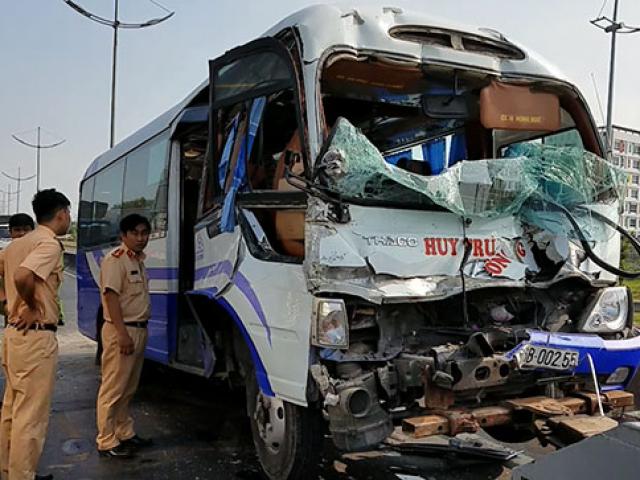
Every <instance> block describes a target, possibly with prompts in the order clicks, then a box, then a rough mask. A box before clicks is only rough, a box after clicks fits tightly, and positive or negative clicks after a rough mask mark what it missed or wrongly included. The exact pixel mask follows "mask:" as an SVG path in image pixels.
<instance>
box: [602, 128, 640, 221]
mask: <svg viewBox="0 0 640 480" xmlns="http://www.w3.org/2000/svg"><path fill="white" fill-rule="evenodd" d="M600 132H601V133H602V134H603V136H604V133H605V129H604V128H602V129H600ZM611 161H612V163H613V164H614V165H615V166H617V167H620V168H622V169H624V170H625V171H626V172H627V173H628V174H629V177H628V183H627V188H626V192H625V198H624V210H623V213H622V216H621V219H620V223H621V225H622V226H623V227H624V228H626V229H628V230H630V231H633V232H638V231H639V230H640V130H633V129H631V128H626V127H621V126H618V125H614V126H613V152H612V156H611Z"/></svg>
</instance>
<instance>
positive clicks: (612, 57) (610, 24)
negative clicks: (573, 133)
mask: <svg viewBox="0 0 640 480" xmlns="http://www.w3.org/2000/svg"><path fill="white" fill-rule="evenodd" d="M619 1H620V0H614V4H613V18H608V17H606V16H602V10H601V11H600V14H598V18H596V19H594V20H591V24H592V25H595V26H596V27H598V28H599V29H601V30H603V31H604V32H605V33H610V34H611V51H610V54H609V92H608V95H607V126H606V132H607V133H606V135H607V156H609V157H611V153H612V152H613V91H614V79H615V68H616V36H617V34H618V33H620V34H623V33H624V34H627V33H636V32H639V31H640V27H631V26H628V25H625V24H624V23H623V22H618V5H619ZM603 8H604V5H603Z"/></svg>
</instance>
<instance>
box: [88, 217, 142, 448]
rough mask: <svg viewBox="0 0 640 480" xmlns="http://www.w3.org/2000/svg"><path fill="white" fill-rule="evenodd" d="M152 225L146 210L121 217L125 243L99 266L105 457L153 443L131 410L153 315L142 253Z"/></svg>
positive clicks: (101, 430)
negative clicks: (142, 432) (135, 425)
mask: <svg viewBox="0 0 640 480" xmlns="http://www.w3.org/2000/svg"><path fill="white" fill-rule="evenodd" d="M150 230H151V225H150V224H149V221H148V220H147V219H146V218H145V217H143V216H142V215H138V214H131V215H127V216H126V217H124V218H123V219H122V221H121V222H120V237H121V239H122V244H121V245H120V246H119V247H118V248H116V249H115V250H113V251H112V252H111V253H110V254H109V255H107V256H106V257H105V258H104V260H103V261H102V264H101V266H100V289H101V296H102V308H103V311H104V318H105V323H104V326H103V327H102V345H103V351H102V383H101V385H100V391H99V392H98V402H97V414H98V415H97V423H98V436H97V439H96V443H97V446H98V452H99V453H100V455H101V456H103V457H111V458H131V457H132V456H133V453H134V452H135V450H136V449H137V448H140V447H145V446H148V445H151V440H150V439H144V438H141V437H139V436H138V435H136V433H135V430H134V428H133V419H132V418H131V414H130V412H129V403H130V402H131V399H132V398H133V395H134V394H135V392H136V390H137V388H138V383H139V381H140V373H141V371H142V362H143V360H144V349H145V345H146V343H147V322H148V321H149V317H150V316H151V300H150V297H149V285H148V281H147V274H146V271H145V266H144V259H145V254H144V253H143V251H144V249H145V247H146V246H147V243H148V241H149V232H150Z"/></svg>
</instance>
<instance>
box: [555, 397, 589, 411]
mask: <svg viewBox="0 0 640 480" xmlns="http://www.w3.org/2000/svg"><path fill="white" fill-rule="evenodd" d="M556 401H557V402H558V403H559V404H560V405H563V406H565V407H567V408H569V409H570V410H571V411H572V412H573V413H574V415H575V414H577V413H587V402H586V401H585V400H584V399H582V398H576V397H564V398H558V399H557V400H556Z"/></svg>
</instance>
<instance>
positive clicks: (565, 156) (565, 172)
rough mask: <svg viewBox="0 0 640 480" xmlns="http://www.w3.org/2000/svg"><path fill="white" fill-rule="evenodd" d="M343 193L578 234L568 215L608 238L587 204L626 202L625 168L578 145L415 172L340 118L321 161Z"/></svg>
mask: <svg viewBox="0 0 640 480" xmlns="http://www.w3.org/2000/svg"><path fill="white" fill-rule="evenodd" d="M318 169H319V171H320V173H321V178H322V179H323V181H324V182H325V183H326V185H327V186H329V187H330V188H332V189H333V190H335V191H336V192H338V193H339V194H340V195H342V196H344V197H346V198H351V199H354V200H360V201H371V202H384V203H387V204H390V205H399V204H404V205H410V204H421V205H426V206H429V205H431V206H434V207H436V206H437V207H441V208H443V209H446V210H448V211H451V212H452V213H455V214H457V215H460V216H463V217H473V216H477V217H485V218H491V217H498V216H504V215H514V214H518V215H520V216H521V217H522V218H523V219H524V220H525V221H527V222H528V223H531V224H534V225H537V226H540V227H543V228H544V229H546V230H549V231H551V232H554V233H560V234H563V235H567V236H575V232H573V230H574V228H573V227H572V226H571V224H570V223H569V222H568V221H567V219H566V215H565V214H564V213H562V211H563V210H565V211H568V212H570V213H571V214H572V215H573V216H574V218H575V219H576V220H577V221H578V223H579V224H580V226H581V229H583V230H584V232H583V233H584V234H585V236H586V237H587V238H602V237H603V236H606V235H608V234H607V233H606V232H605V230H606V229H605V227H604V226H603V225H602V224H601V222H599V221H596V220H594V219H593V218H592V217H591V215H590V214H589V211H588V210H585V209H584V206H585V205H591V204H595V203H612V202H614V201H615V200H617V199H619V198H621V197H622V191H623V189H624V184H625V174H624V172H623V171H621V170H619V169H617V168H615V167H613V166H612V165H611V164H610V163H608V162H606V161H605V160H603V159H601V158H599V157H597V156H596V155H594V154H591V153H589V152H587V151H585V150H584V149H580V148H575V147H558V146H552V145H542V144H527V143H523V144H517V145H514V146H512V147H510V148H508V149H507V150H506V151H505V157H504V158H494V159H486V160H471V161H467V160H464V161H461V162H458V163H456V164H455V165H453V166H451V167H449V168H448V169H446V170H445V171H444V172H442V173H440V174H439V175H432V176H424V175H420V174H417V173H413V172H410V171H407V170H404V169H402V168H399V167H397V166H395V165H392V164H390V163H389V162H388V161H386V160H385V158H384V156H383V155H382V154H381V153H380V151H379V150H378V149H377V148H376V147H375V146H374V145H373V144H372V143H371V142H370V141H369V140H368V139H367V137H366V136H365V135H364V134H362V133H361V132H360V131H359V130H358V129H357V128H356V127H354V126H353V125H352V124H351V123H350V122H349V121H348V120H346V119H344V118H339V119H338V120H337V122H336V125H335V126H334V130H333V132H332V135H331V136H330V139H329V144H328V146H327V148H326V151H325V153H324V155H323V156H322V157H321V159H320V162H319V164H318Z"/></svg>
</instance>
